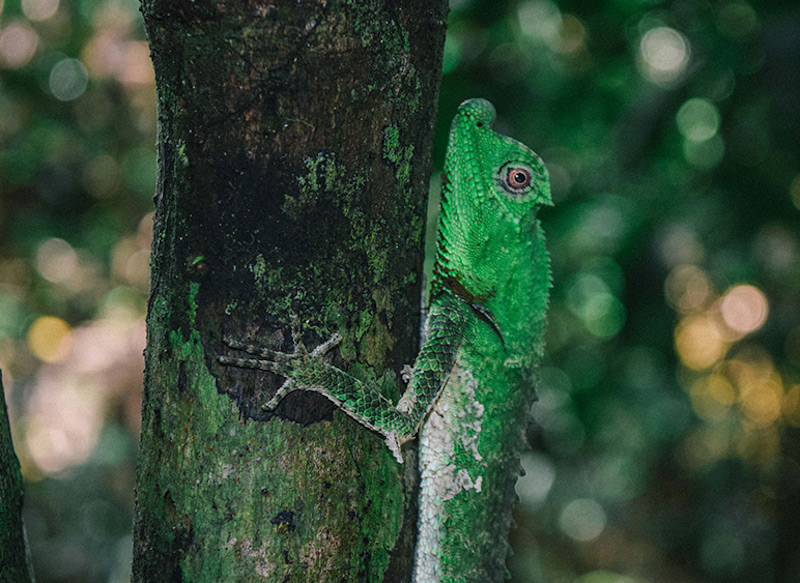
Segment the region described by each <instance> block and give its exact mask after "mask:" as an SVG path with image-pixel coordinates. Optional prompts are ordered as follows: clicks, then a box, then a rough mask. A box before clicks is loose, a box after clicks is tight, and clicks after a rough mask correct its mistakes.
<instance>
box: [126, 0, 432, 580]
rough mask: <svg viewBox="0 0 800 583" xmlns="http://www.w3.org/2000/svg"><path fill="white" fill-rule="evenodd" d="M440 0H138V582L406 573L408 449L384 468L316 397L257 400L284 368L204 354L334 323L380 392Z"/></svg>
mask: <svg viewBox="0 0 800 583" xmlns="http://www.w3.org/2000/svg"><path fill="white" fill-rule="evenodd" d="M446 10H447V2H445V1H441V0H440V1H436V2H430V1H429V0H425V1H420V0H414V1H409V2H390V1H375V2H368V1H360V2H355V1H354V2H347V1H341V2H336V1H328V2H326V1H324V0H323V1H319V2H311V1H309V2H295V1H275V2H260V1H248V2H240V3H226V2H212V1H209V0H202V1H197V2H188V1H179V2H175V1H171V0H170V1H167V0H144V1H143V2H142V13H143V15H144V21H145V27H146V30H147V35H148V39H149V42H150V48H151V52H152V59H153V64H154V67H155V71H156V82H157V90H158V123H159V139H158V157H159V174H158V183H157V192H156V197H155V206H156V212H155V231H154V241H153V248H152V257H153V259H152V281H151V295H150V300H149V309H148V346H147V350H146V355H145V358H146V376H145V392H144V402H143V424H142V436H141V450H140V455H139V467H138V479H137V501H136V519H135V520H136V522H135V529H134V558H133V580H134V581H184V580H192V581H222V580H225V581H228V580H229V581H256V580H258V581H303V582H304V581H321V582H325V581H337V582H341V581H387V582H389V581H407V580H408V578H409V576H410V568H411V567H410V560H411V551H412V547H413V543H414V530H415V505H416V499H415V497H416V487H415V485H414V482H415V478H416V476H415V472H416V470H415V467H414V466H415V464H414V462H413V459H414V458H413V451H412V449H411V448H408V449H409V453H408V454H407V456H406V457H407V463H406V464H404V465H402V466H401V465H399V464H397V463H396V462H395V461H394V459H393V458H392V455H391V454H390V452H389V451H388V450H387V448H386V447H385V445H384V444H383V442H382V440H381V439H380V438H379V437H377V436H376V435H374V434H372V433H370V432H367V431H364V430H363V428H362V427H361V426H359V425H358V424H357V423H355V422H354V421H352V420H350V419H349V418H347V417H345V416H344V415H343V414H342V413H340V412H338V411H334V408H333V406H332V405H331V404H330V403H329V402H328V401H327V400H326V399H325V398H324V397H321V396H319V395H313V394H311V395H310V394H305V393H301V394H292V395H290V396H289V397H288V398H287V399H286V401H285V402H284V403H283V404H282V405H281V407H280V408H279V409H278V411H277V412H276V413H275V414H268V413H265V412H264V411H263V410H262V408H261V405H262V404H263V403H264V402H266V401H267V400H268V399H269V397H270V395H271V394H273V393H274V391H275V390H276V389H277V387H278V386H279V385H280V383H281V382H282V379H281V378H279V377H277V376H275V375H273V374H271V373H267V372H259V373H256V372H251V371H241V370H232V369H228V368H224V367H222V366H220V365H219V364H217V362H216V360H215V358H216V355H217V354H219V352H220V351H221V350H223V344H222V336H223V334H232V335H236V336H237V337H241V338H248V339H251V340H252V341H253V342H258V343H260V344H263V345H266V346H269V347H272V348H275V349H280V350H284V351H291V350H292V349H293V348H294V345H295V340H302V342H303V343H304V344H305V345H306V346H308V347H309V348H311V347H313V346H316V345H317V344H319V343H320V342H322V341H324V340H325V339H327V338H328V337H329V336H330V335H331V334H332V333H334V332H340V333H342V334H343V336H344V340H343V342H342V344H341V346H340V349H338V350H337V351H336V354H335V363H336V364H337V365H338V366H341V367H343V368H346V369H347V370H349V371H350V372H351V373H352V374H354V375H356V376H360V377H362V378H364V379H374V380H379V382H380V384H381V386H382V387H383V390H384V392H385V394H386V395H387V396H388V397H389V398H392V399H396V398H397V397H398V396H399V394H400V387H401V384H402V383H401V382H400V381H399V374H398V373H399V371H400V370H401V369H402V367H403V365H404V364H406V363H410V362H412V361H413V357H414V355H415V353H416V350H417V344H418V340H417V338H418V322H419V296H420V293H419V292H420V277H419V273H420V268H421V263H422V234H423V226H424V200H425V194H426V192H427V187H428V177H429V172H430V142H431V137H432V129H433V122H434V118H435V103H436V94H437V88H438V83H439V77H440V68H441V56H442V47H443V42H444V32H445V25H446ZM293 329H294V330H296V331H297V334H296V336H297V335H298V334H299V336H297V338H294V339H293V338H292V331H293ZM384 371H388V372H387V373H386V374H384Z"/></svg>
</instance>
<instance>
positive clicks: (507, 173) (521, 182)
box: [499, 164, 533, 196]
mask: <svg viewBox="0 0 800 583" xmlns="http://www.w3.org/2000/svg"><path fill="white" fill-rule="evenodd" d="M499 178H500V186H502V187H503V190H505V191H506V192H507V193H509V194H513V195H515V196H519V195H521V194H525V192H526V191H527V190H528V188H530V186H531V181H532V180H533V172H531V169H530V168H528V167H527V166H521V165H519V164H513V165H507V166H503V167H502V168H501V169H500V176H499Z"/></svg>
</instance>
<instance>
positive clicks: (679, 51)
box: [639, 26, 690, 85]
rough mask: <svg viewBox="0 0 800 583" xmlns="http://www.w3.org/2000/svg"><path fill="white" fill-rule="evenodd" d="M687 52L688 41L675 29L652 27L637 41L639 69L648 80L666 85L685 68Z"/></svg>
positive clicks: (687, 57)
mask: <svg viewBox="0 0 800 583" xmlns="http://www.w3.org/2000/svg"><path fill="white" fill-rule="evenodd" d="M689 52H690V51H689V41H687V40H686V38H684V36H683V35H682V34H681V33H679V32H678V31H677V30H675V29H673V28H669V27H667V26H658V27H656V28H652V29H650V30H648V31H647V32H646V33H645V34H644V35H643V36H642V39H641V41H640V42H639V57H640V59H639V68H640V71H641V72H642V74H643V75H644V76H645V77H646V78H648V79H649V80H650V81H652V82H654V83H657V84H659V85H668V84H670V83H671V82H672V81H674V80H675V79H677V78H678V77H679V76H680V75H681V74H683V72H684V71H685V70H686V66H687V65H688V64H689Z"/></svg>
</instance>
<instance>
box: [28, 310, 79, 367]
mask: <svg viewBox="0 0 800 583" xmlns="http://www.w3.org/2000/svg"><path fill="white" fill-rule="evenodd" d="M70 331H71V329H70V326H69V324H67V323H66V322H65V321H64V320H62V319H61V318H56V317H55V316H40V317H39V318H37V319H36V320H35V321H34V322H33V324H31V327H30V328H29V329H28V348H29V349H30V351H31V352H32V353H33V355H34V356H36V358H38V359H39V360H42V361H44V362H58V361H60V360H62V359H63V358H64V357H65V356H66V355H67V352H68V351H69V347H70V342H69V339H70Z"/></svg>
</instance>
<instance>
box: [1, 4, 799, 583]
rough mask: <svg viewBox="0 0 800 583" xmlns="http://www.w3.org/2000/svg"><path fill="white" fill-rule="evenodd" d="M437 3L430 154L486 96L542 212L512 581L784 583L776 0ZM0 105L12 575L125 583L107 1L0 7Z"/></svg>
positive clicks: (787, 432) (784, 297)
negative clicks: (13, 470) (24, 560)
mask: <svg viewBox="0 0 800 583" xmlns="http://www.w3.org/2000/svg"><path fill="white" fill-rule="evenodd" d="M451 7H452V10H451V16H450V28H449V32H448V38H447V44H446V46H445V61H444V78H443V82H442V88H441V96H440V108H439V111H440V118H441V120H440V122H439V124H438V128H437V141H436V150H435V163H436V164H437V166H439V167H440V166H441V162H442V158H443V155H444V145H445V141H446V135H447V129H448V124H449V119H450V117H451V115H452V113H453V112H454V111H455V108H456V107H457V105H458V103H459V102H460V101H462V100H463V99H465V98H468V97H473V96H483V97H487V98H488V99H490V100H491V101H492V102H494V104H495V105H496V107H497V110H498V112H499V119H498V124H497V127H498V129H499V130H500V131H503V132H505V133H509V134H511V135H513V136H514V137H516V138H518V139H521V140H523V141H524V142H525V143H527V144H530V145H531V146H532V147H533V148H534V149H536V150H537V151H538V152H539V153H540V154H541V155H542V157H543V158H544V160H545V162H546V164H547V166H548V168H549V170H550V174H551V178H552V182H553V192H554V196H555V199H556V203H557V206H556V207H555V208H553V209H546V210H543V211H542V213H541V217H542V220H543V223H544V226H545V229H546V231H547V235H548V240H549V247H550V251H551V255H552V258H553V271H554V281H555V284H554V288H553V301H552V309H551V316H550V329H549V333H548V350H547V362H546V366H545V367H544V369H543V371H542V383H541V387H540V391H539V393H540V399H539V402H538V403H537V404H536V405H535V406H534V408H533V416H534V419H535V424H533V425H532V426H531V429H530V432H529V433H530V438H531V442H532V444H533V446H534V448H533V450H532V451H531V452H530V453H528V454H526V455H525V457H524V459H523V466H524V467H525V469H526V471H527V475H526V476H525V477H524V478H522V479H521V480H520V482H519V484H518V492H519V495H520V500H521V503H520V505H519V506H518V508H517V509H516V520H517V529H516V530H514V531H513V532H512V540H513V544H514V548H515V554H514V556H513V557H512V560H511V562H510V567H511V570H512V574H513V580H514V581H516V582H518V583H522V582H545V581H546V582H575V583H578V582H580V583H645V582H652V583H655V582H659V581H672V582H710V583H712V582H723V581H724V582H792V581H800V521H798V517H800V497H798V492H799V491H800V317H799V316H800V255H799V254H798V253H799V252H800V249H799V246H800V229H799V228H798V227H800V220H799V219H800V215H799V214H798V213H799V212H800V8H798V6H797V3H796V2H790V1H777V0H773V1H771V2H762V3H755V2H753V3H748V2H746V1H744V0H724V1H717V0H714V1H703V0H700V1H696V0H664V1H658V0H606V1H605V2H579V1H577V0H573V1H566V0H564V1H560V2H553V1H551V0H513V1H509V0H502V1H498V0H453V2H452V3H451ZM0 120H2V121H0V367H2V369H3V373H4V374H3V380H4V381H5V385H6V386H5V389H6V393H7V398H8V401H9V407H10V409H11V414H12V419H13V429H14V439H15V446H16V448H17V452H18V455H19V457H20V459H21V462H22V466H23V472H24V475H25V477H26V479H27V482H28V487H27V488H28V489H27V498H26V514H25V517H26V520H27V526H28V533H29V538H30V543H31V548H32V554H33V560H34V565H35V569H36V572H37V576H38V579H39V581H41V582H51V581H52V582H56V581H58V582H73V581H74V582H78V581H90V582H94V581H113V582H116V581H120V582H121V581H127V580H128V577H129V562H130V552H131V548H130V547H131V538H130V526H131V516H132V506H133V487H134V475H135V455H136V444H137V440H138V431H139V403H140V394H141V382H142V378H141V371H142V366H143V363H142V355H141V353H142V349H143V346H144V325H143V317H144V312H145V303H146V296H147V280H148V265H149V258H148V254H149V247H150V237H151V223H152V216H151V210H152V195H153V191H154V183H155V154H154V150H155V148H154V144H155V139H156V138H155V91H154V86H153V76H152V68H151V65H150V62H149V56H148V49H147V45H146V42H145V41H144V35H143V31H142V25H141V19H140V16H139V14H138V5H137V3H136V2H135V0H72V1H67V0H65V1H60V0H5V1H4V0H0ZM434 182H436V177H434ZM433 191H434V192H433V195H432V199H431V205H430V208H431V214H432V215H435V212H436V201H437V200H438V189H436V188H434V189H433ZM433 228H435V226H434V225H432V227H431V229H429V231H431V230H432V229H433Z"/></svg>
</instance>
